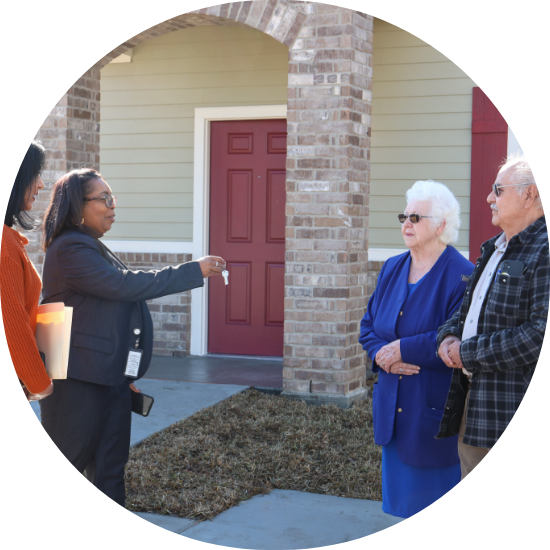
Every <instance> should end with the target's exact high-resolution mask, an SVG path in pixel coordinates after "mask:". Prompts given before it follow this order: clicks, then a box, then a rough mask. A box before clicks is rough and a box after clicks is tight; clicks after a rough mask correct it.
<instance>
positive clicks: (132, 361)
mask: <svg viewBox="0 0 550 550" xmlns="http://www.w3.org/2000/svg"><path fill="white" fill-rule="evenodd" d="M142 355H143V350H141V349H137V348H130V350H129V351H128V361H127V362H126V370H125V371H124V376H129V377H131V378H137V375H138V371H139V364H140V363H141V356H142Z"/></svg>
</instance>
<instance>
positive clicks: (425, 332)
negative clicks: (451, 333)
mask: <svg viewBox="0 0 550 550" xmlns="http://www.w3.org/2000/svg"><path fill="white" fill-rule="evenodd" d="M410 262H411V259H410V253H409V252H407V253H405V254H401V255H399V256H395V257H393V258H390V259H389V260H387V261H386V262H385V264H384V266H383V268H382V271H381V272H380V275H379V277H378V283H377V287H376V290H375V292H374V294H373V295H372V297H371V299H370V300H369V304H368V308H367V312H366V314H365V316H364V317H363V320H362V321H361V335H360V339H359V342H360V343H361V345H362V346H363V348H364V349H365V350H367V353H368V355H369V357H370V358H371V359H372V360H373V365H372V368H373V371H374V372H378V373H379V377H378V383H377V384H375V386H374V389H373V426H374V439H375V443H376V444H378V445H381V446H383V449H382V497H383V503H382V509H383V510H384V511H385V512H386V513H389V514H392V515H396V516H399V517H410V516H411V515H413V514H415V513H417V512H419V511H420V510H422V509H423V508H425V507H426V506H429V505H430V504H432V503H433V502H434V501H436V500H437V499H438V498H440V497H441V496H443V495H444V494H445V493H446V492H447V491H449V490H450V489H451V488H452V487H454V485H456V484H457V483H458V481H459V480H460V463H459V458H458V448H457V445H458V441H457V437H451V438H446V439H440V440H438V439H435V435H436V434H437V433H438V431H439V423H440V421H441V417H442V415H443V408H444V406H445V401H446V398H447V393H448V390H449V385H450V381H451V376H452V371H451V369H449V368H448V367H447V366H445V364H444V363H443V361H442V360H441V359H440V358H439V357H438V356H437V354H436V338H437V329H438V327H440V326H441V325H442V324H443V323H444V322H445V321H446V320H447V319H448V318H449V317H450V316H451V315H452V314H453V313H454V312H455V311H456V309H458V307H459V305H460V303H461V301H462V297H463V294H464V290H465V288H466V280H467V277H468V276H469V275H470V274H471V272H472V270H473V264H472V263H470V262H469V261H468V260H466V259H465V258H464V257H463V256H462V255H461V254H460V253H459V252H457V251H456V250H455V249H454V248H453V247H452V246H448V247H447V249H446V250H445V251H444V252H443V253H442V254H441V256H440V257H439V258H438V260H437V262H436V263H435V265H434V266H433V267H432V269H431V270H430V271H429V272H428V273H427V274H426V275H425V276H424V277H423V278H422V279H421V280H420V281H419V282H418V283H417V284H416V285H414V291H412V292H409V284H408V277H409V271H410ZM398 339H399V340H400V341H401V342H400V347H401V356H402V360H403V361H404V362H406V363H412V364H414V365H419V366H420V373H419V374H417V375H412V376H406V375H402V376H400V375H397V374H388V373H386V372H385V371H384V370H380V369H379V367H378V365H377V364H376V361H374V358H375V356H376V354H377V353H378V351H379V350H380V349H381V348H382V347H383V346H385V345H386V344H389V343H390V342H393V341H395V340H398Z"/></svg>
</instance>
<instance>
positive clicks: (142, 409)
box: [130, 390, 155, 416]
mask: <svg viewBox="0 0 550 550" xmlns="http://www.w3.org/2000/svg"><path fill="white" fill-rule="evenodd" d="M130 392H131V393H132V412H135V413H136V414H140V415H141V416H149V413H150V412H151V407H152V406H153V403H154V401H155V400H154V399H153V398H152V397H151V396H150V395H146V394H144V393H141V392H139V393H137V392H135V391H132V390H130Z"/></svg>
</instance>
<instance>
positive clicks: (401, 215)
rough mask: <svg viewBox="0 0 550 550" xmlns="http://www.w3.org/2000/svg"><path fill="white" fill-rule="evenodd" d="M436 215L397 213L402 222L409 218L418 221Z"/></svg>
mask: <svg viewBox="0 0 550 550" xmlns="http://www.w3.org/2000/svg"><path fill="white" fill-rule="evenodd" d="M435 217H436V216H421V215H420V214H397V219H398V220H399V221H400V222H401V223H405V222H406V221H407V218H409V219H410V220H411V223H418V222H419V221H420V220H421V219H422V218H435Z"/></svg>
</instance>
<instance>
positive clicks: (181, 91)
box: [100, 26, 288, 241]
mask: <svg viewBox="0 0 550 550" xmlns="http://www.w3.org/2000/svg"><path fill="white" fill-rule="evenodd" d="M287 74H288V48H287V47H286V46H284V45H282V44H280V43H279V42H277V41H276V40H274V39H273V38H271V37H269V36H267V35H265V34H263V33H261V32H259V31H255V30H252V29H244V28H238V27H222V26H220V27H218V26H212V27H195V28H189V29H183V30H179V31H175V32H173V33H170V34H166V35H163V36H159V37H158V38H154V39H152V40H149V41H147V42H144V43H143V44H141V45H139V46H137V47H135V48H134V49H133V55H132V61H131V63H111V64H109V65H107V66H106V67H104V68H103V69H102V71H101V136H100V148H101V172H102V174H103V175H104V176H105V178H106V179H107V181H108V182H109V184H110V185H111V187H112V188H113V190H114V192H115V193H116V195H117V196H118V206H117V221H116V223H115V224H114V226H113V228H112V230H111V231H110V232H109V233H108V235H107V237H108V239H116V240H138V241H144V240H150V241H191V240H192V239H193V144H194V116H195V107H215V106H230V105H275V104H286V95H287V79H288V77H287Z"/></svg>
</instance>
